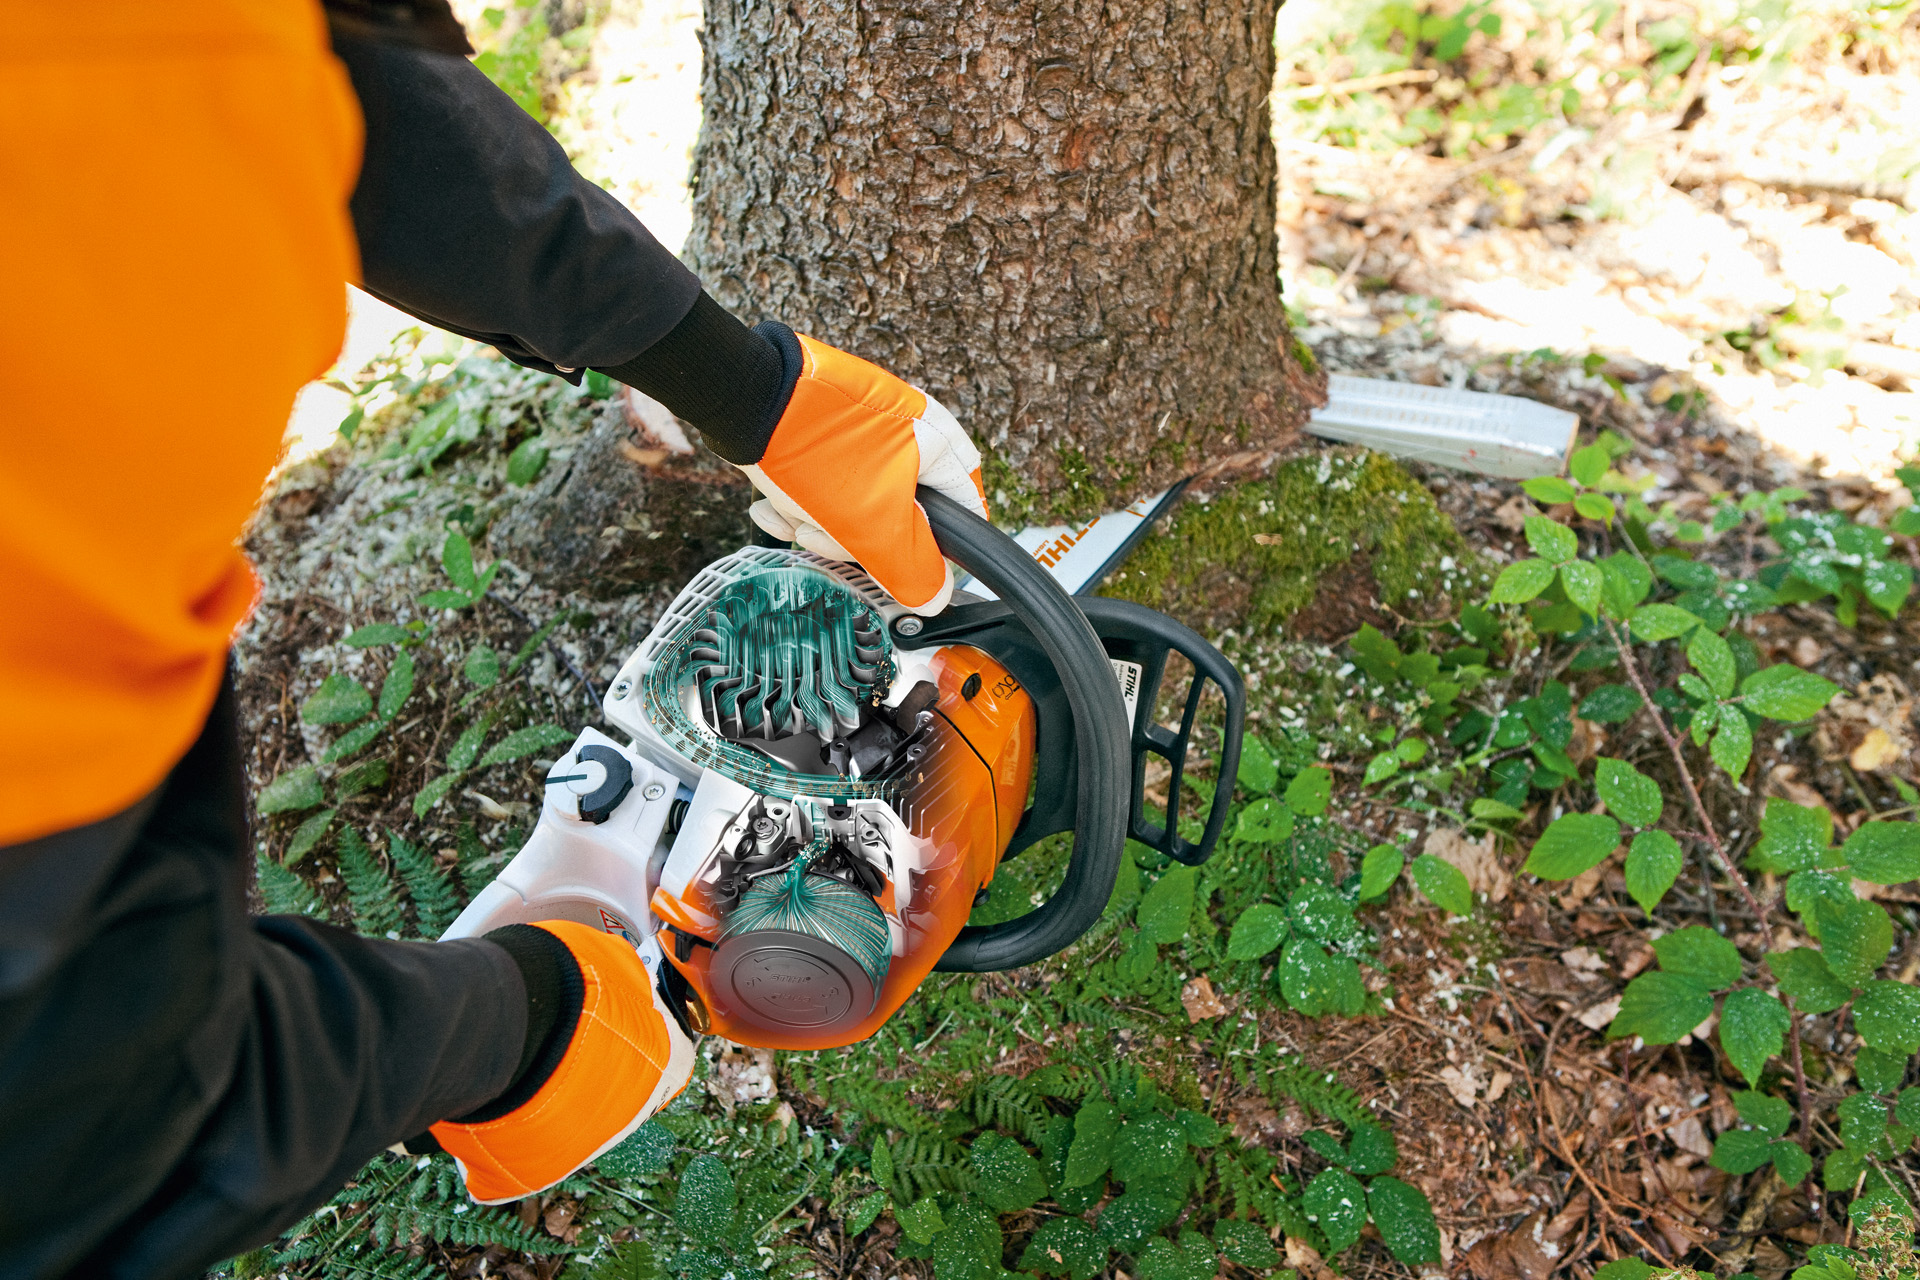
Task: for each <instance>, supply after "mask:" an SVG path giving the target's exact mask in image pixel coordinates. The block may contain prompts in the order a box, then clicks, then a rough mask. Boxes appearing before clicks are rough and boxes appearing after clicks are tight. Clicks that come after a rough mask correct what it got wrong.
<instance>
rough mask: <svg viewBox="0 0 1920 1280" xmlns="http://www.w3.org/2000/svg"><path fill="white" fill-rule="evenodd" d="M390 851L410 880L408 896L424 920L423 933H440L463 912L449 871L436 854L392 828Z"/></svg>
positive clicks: (407, 881) (420, 919) (433, 936)
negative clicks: (401, 836) (444, 867)
mask: <svg viewBox="0 0 1920 1280" xmlns="http://www.w3.org/2000/svg"><path fill="white" fill-rule="evenodd" d="M387 851H388V852H389V853H390V854H392V856H393V865H394V867H395V868H397V869H398V870H399V872H400V878H401V879H402V880H403V881H405V882H406V886H407V896H409V897H410V898H412V899H413V914H414V916H415V917H416V918H417V919H418V921H419V923H420V933H421V935H422V936H423V937H428V938H437V937H439V936H440V935H441V934H443V933H445V932H446V930H447V926H448V925H450V924H452V923H453V920H454V917H455V916H457V915H459V914H460V899H459V898H458V897H457V896H456V895H455V894H454V891H453V885H452V884H451V883H450V882H449V881H448V879H447V874H446V872H444V871H442V870H441V869H440V868H439V867H438V866H437V865H435V863H434V861H433V855H432V854H430V853H428V852H427V851H426V850H425V849H423V848H421V847H420V846H418V845H415V844H410V843H408V842H407V841H406V840H403V839H401V838H400V837H399V836H398V835H396V834H394V832H392V831H388V832H387Z"/></svg>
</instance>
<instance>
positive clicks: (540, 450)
mask: <svg viewBox="0 0 1920 1280" xmlns="http://www.w3.org/2000/svg"><path fill="white" fill-rule="evenodd" d="M546 466H547V442H546V441H545V440H542V439H541V438H540V437H539V436H528V437H527V438H526V439H525V440H522V441H521V442H520V443H519V444H517V445H515V446H514V450H513V452H512V453H510V454H508V455H507V483H508V484H532V483H533V482H534V481H535V480H537V479H539V478H540V473H541V472H542V471H544V470H545V469H546Z"/></svg>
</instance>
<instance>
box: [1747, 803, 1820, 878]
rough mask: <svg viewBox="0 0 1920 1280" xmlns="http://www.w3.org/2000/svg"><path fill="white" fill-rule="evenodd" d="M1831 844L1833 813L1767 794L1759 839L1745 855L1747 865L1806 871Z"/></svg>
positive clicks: (1782, 872)
mask: <svg viewBox="0 0 1920 1280" xmlns="http://www.w3.org/2000/svg"><path fill="white" fill-rule="evenodd" d="M1832 843H1833V814H1832V813H1830V812H1828V811H1827V810H1826V809H1824V808H1813V807H1811V806H1808V805H1802V804H1795V803H1793V802H1792V801H1791V800H1784V799H1782V798H1781V797H1779V796H1770V797H1768V799H1767V807H1766V809H1765V810H1764V811H1763V812H1762V813H1761V815H1760V839H1759V840H1758V841H1756V842H1755V844H1754V846H1753V852H1752V853H1750V854H1748V855H1747V865H1748V866H1750V867H1752V868H1754V869H1755V870H1757V871H1771V872H1773V873H1775V874H1776V875H1786V874H1788V873H1790V872H1794V871H1805V870H1807V869H1808V868H1809V867H1812V866H1815V865H1817V864H1818V863H1819V861H1820V855H1821V854H1822V853H1825V852H1826V850H1827V846H1828V845H1830V844H1832Z"/></svg>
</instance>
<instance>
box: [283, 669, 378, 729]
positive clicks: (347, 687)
mask: <svg viewBox="0 0 1920 1280" xmlns="http://www.w3.org/2000/svg"><path fill="white" fill-rule="evenodd" d="M371 710H373V695H372V694H370V693H368V692H367V691H366V690H365V689H363V688H361V687H360V682H359V681H357V680H355V679H354V678H353V677H351V676H343V675H341V674H340V673H339V672H337V671H336V672H334V673H333V674H331V675H329V676H328V677H327V678H326V679H325V680H322V681H321V682H320V687H319V688H318V689H315V690H314V691H313V696H311V697H309V698H308V699H307V700H306V701H305V702H303V703H301V704H300V718H301V719H302V720H305V721H306V722H307V723H308V724H352V723H353V722H354V721H355V720H358V719H359V718H360V717H361V716H364V715H366V714H367V712H369V711H371Z"/></svg>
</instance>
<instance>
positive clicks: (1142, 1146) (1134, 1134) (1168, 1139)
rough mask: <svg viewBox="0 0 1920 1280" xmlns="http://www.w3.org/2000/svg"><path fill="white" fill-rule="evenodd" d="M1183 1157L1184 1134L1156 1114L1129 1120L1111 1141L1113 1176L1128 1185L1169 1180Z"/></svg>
mask: <svg viewBox="0 0 1920 1280" xmlns="http://www.w3.org/2000/svg"><path fill="white" fill-rule="evenodd" d="M1186 1154H1187V1135H1186V1131H1185V1130H1184V1129H1182V1128H1181V1127H1180V1122H1179V1121H1178V1120H1175V1119H1174V1118H1173V1117H1172V1116H1167V1115H1161V1114H1159V1113H1158V1112H1155V1113H1151V1114H1148V1115H1146V1116H1142V1117H1140V1118H1139V1119H1137V1120H1129V1121H1128V1122H1127V1123H1126V1124H1124V1125H1122V1126H1121V1127H1120V1132H1119V1134H1118V1135H1117V1136H1116V1137H1115V1138H1114V1140H1113V1176H1114V1177H1115V1178H1117V1179H1119V1180H1120V1181H1121V1182H1124V1183H1126V1184H1127V1185H1128V1186H1133V1185H1135V1184H1136V1183H1139V1182H1140V1181H1142V1180H1143V1179H1144V1180H1148V1181H1151V1180H1153V1179H1156V1178H1166V1177H1170V1176H1171V1175H1173V1174H1174V1173H1177V1172H1178V1171H1179V1170H1180V1167H1181V1165H1182V1164H1183V1163H1184V1162H1185V1157H1186Z"/></svg>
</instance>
